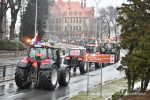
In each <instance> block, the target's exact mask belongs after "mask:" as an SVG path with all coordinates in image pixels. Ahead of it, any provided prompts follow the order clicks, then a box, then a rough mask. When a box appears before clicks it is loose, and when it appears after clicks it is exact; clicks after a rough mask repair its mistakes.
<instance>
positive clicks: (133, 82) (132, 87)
mask: <svg viewBox="0 0 150 100" xmlns="http://www.w3.org/2000/svg"><path fill="white" fill-rule="evenodd" d="M135 79H136V76H133V79H132V85H131V92H133V89H134V84H135Z"/></svg>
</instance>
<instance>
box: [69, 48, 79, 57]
mask: <svg viewBox="0 0 150 100" xmlns="http://www.w3.org/2000/svg"><path fill="white" fill-rule="evenodd" d="M69 55H74V56H79V55H80V50H73V49H72V50H70V51H69Z"/></svg>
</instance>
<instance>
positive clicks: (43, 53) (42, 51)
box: [29, 48, 46, 60]
mask: <svg viewBox="0 0 150 100" xmlns="http://www.w3.org/2000/svg"><path fill="white" fill-rule="evenodd" d="M38 53H39V54H41V56H40V57H38V58H36V54H38ZM29 57H30V58H31V59H33V60H36V59H38V60H42V59H44V58H46V48H31V49H30V53H29Z"/></svg>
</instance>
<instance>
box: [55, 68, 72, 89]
mask: <svg viewBox="0 0 150 100" xmlns="http://www.w3.org/2000/svg"><path fill="white" fill-rule="evenodd" d="M70 77H71V73H70V68H69V67H62V68H60V77H59V82H58V83H59V85H60V86H68V84H69V81H70Z"/></svg>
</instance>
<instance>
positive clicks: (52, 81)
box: [39, 65, 58, 90]
mask: <svg viewBox="0 0 150 100" xmlns="http://www.w3.org/2000/svg"><path fill="white" fill-rule="evenodd" d="M57 82H58V68H57V65H52V66H51V68H50V70H43V71H40V75H39V84H40V87H42V88H43V89H45V90H54V89H55V88H56V86H57Z"/></svg>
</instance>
